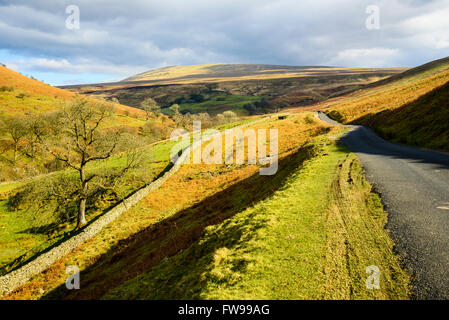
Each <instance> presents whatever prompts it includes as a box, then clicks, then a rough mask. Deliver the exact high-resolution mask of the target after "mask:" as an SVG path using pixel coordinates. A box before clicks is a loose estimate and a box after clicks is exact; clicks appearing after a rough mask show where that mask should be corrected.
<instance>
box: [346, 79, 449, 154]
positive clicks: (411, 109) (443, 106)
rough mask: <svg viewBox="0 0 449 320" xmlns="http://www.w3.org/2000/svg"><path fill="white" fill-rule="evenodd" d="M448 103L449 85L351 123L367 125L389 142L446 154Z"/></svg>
mask: <svg viewBox="0 0 449 320" xmlns="http://www.w3.org/2000/svg"><path fill="white" fill-rule="evenodd" d="M448 100H449V82H447V83H446V84H444V85H442V86H439V87H437V88H435V89H433V90H431V91H430V92H428V93H426V94H425V95H423V96H420V97H419V98H417V99H415V100H413V101H411V102H409V103H406V104H404V105H402V106H400V107H398V108H395V109H392V110H388V109H387V110H383V111H380V112H378V113H372V114H367V115H364V116H361V117H359V118H358V119H355V120H354V121H352V123H353V124H364V125H367V126H368V127H370V128H373V129H375V131H376V132H377V133H378V134H379V135H380V136H381V137H382V138H384V139H387V140H390V141H394V142H398V143H401V144H406V145H409V146H413V147H419V146H425V147H429V148H431V149H434V150H442V151H449V136H448V134H447V133H448V122H449V109H448V104H447V101H448Z"/></svg>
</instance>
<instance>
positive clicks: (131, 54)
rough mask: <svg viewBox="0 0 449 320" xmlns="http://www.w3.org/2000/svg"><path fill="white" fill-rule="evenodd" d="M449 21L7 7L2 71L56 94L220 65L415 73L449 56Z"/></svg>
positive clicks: (225, 10) (209, 5) (436, 15)
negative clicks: (168, 70) (63, 88)
mask: <svg viewBox="0 0 449 320" xmlns="http://www.w3.org/2000/svg"><path fill="white" fill-rule="evenodd" d="M74 6H75V8H77V9H75V10H74V9H73V8H74ZM77 10H79V20H78V19H76V16H77V14H76V12H77ZM448 17H449V0H433V1H432V0H380V1H375V0H278V1H266V0H158V1H155V0H129V1H123V0H33V1H29V0H13V1H6V0H0V63H4V64H6V65H7V66H8V67H9V68H11V69H14V70H16V71H19V72H21V73H22V74H25V75H27V76H33V77H34V78H36V79H39V80H43V81H45V82H47V83H49V84H52V85H67V84H79V83H96V82H109V81H118V80H121V79H124V78H126V77H128V76H131V75H134V74H137V73H140V72H144V71H148V70H150V69H155V68H159V67H165V66H173V65H194V64H210V63H258V64H259V63H261V64H278V65H295V66H317V65H324V66H341V67H413V66H417V65H420V64H423V63H426V62H428V61H431V60H435V59H438V58H443V57H446V56H449V32H448V31H449V18H448ZM77 21H79V25H78V24H77Z"/></svg>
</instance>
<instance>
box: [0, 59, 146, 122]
mask: <svg viewBox="0 0 449 320" xmlns="http://www.w3.org/2000/svg"><path fill="white" fill-rule="evenodd" d="M75 96H76V94H75V93H74V92H70V91H67V90H63V89H60V88H56V87H53V86H50V85H48V84H46V83H43V82H41V81H38V80H36V79H32V78H28V77H26V76H24V75H22V74H20V73H18V72H16V71H14V70H11V69H9V68H7V67H5V66H0V104H1V106H2V109H1V111H3V112H4V113H5V115H16V114H23V113H24V112H30V111H33V112H38V113H39V112H46V111H51V110H55V109H57V108H58V107H59V106H60V105H61V103H62V102H64V101H70V100H72V99H74V98H75ZM115 109H116V112H118V113H120V114H122V115H123V114H125V113H134V114H139V115H143V113H142V111H141V110H137V109H135V108H132V107H128V106H125V105H120V104H117V105H116V106H115ZM132 122H134V121H132Z"/></svg>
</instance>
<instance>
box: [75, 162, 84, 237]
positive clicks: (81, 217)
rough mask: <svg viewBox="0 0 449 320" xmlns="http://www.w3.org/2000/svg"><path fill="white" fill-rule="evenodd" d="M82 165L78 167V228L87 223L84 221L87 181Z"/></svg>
mask: <svg viewBox="0 0 449 320" xmlns="http://www.w3.org/2000/svg"><path fill="white" fill-rule="evenodd" d="M84 171H85V168H84V166H81V169H80V179H81V199H80V204H79V208H78V219H77V224H76V228H77V229H79V228H81V227H83V226H85V225H86V224H87V221H86V202H87V181H86V174H85V172H84Z"/></svg>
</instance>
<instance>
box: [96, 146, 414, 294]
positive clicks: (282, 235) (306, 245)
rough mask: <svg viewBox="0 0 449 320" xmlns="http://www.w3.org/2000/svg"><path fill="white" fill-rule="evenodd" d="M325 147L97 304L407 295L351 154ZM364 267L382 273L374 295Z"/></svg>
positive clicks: (373, 198)
mask: <svg viewBox="0 0 449 320" xmlns="http://www.w3.org/2000/svg"><path fill="white" fill-rule="evenodd" d="M326 140H327V139H320V141H316V142H315V145H314V147H315V148H317V149H316V150H315V152H316V154H314V156H313V158H311V159H310V160H309V161H307V162H306V163H305V164H304V165H303V166H300V167H299V168H297V169H296V170H294V171H293V174H292V175H291V177H289V178H288V179H287V180H286V182H285V183H284V185H283V187H282V188H281V189H280V190H279V191H276V192H275V193H274V194H273V195H272V196H270V197H269V198H267V199H266V200H264V201H261V202H259V203H257V204H255V205H254V206H250V207H248V208H247V209H245V210H242V211H241V212H239V213H238V214H236V215H235V216H233V217H232V218H230V219H229V220H226V221H224V222H223V223H221V224H218V225H215V226H211V227H208V228H207V229H206V230H205V232H204V233H203V235H202V236H201V238H200V239H199V240H198V241H196V242H195V243H194V244H193V245H192V246H191V247H189V248H188V249H187V250H185V251H182V252H179V253H178V254H176V255H175V256H173V257H171V258H170V259H167V260H164V261H162V262H161V263H160V264H159V265H157V266H155V267H153V268H151V269H149V270H148V271H147V272H145V273H144V274H142V275H140V276H138V277H136V278H134V279H132V280H130V281H128V282H126V283H125V284H123V285H122V286H120V287H119V288H116V289H114V290H112V291H111V292H109V293H108V294H106V295H105V296H104V298H106V299H206V300H207V299H256V300H257V299H281V300H285V299H406V298H408V287H407V283H408V276H407V274H405V273H404V272H403V271H402V269H401V267H400V265H399V262H398V259H397V258H396V257H395V256H394V254H393V250H392V242H391V240H390V239H389V237H388V234H387V233H386V231H385V230H384V225H385V222H386V213H385V212H384V211H383V210H382V205H381V203H380V198H379V197H378V196H377V195H375V194H372V193H370V190H371V187H370V185H369V184H368V183H367V182H366V181H365V180H364V178H363V172H362V169H361V166H360V164H359V163H358V161H357V160H356V158H355V156H354V155H350V154H349V153H348V152H347V151H346V150H344V149H342V148H341V147H338V146H336V145H335V143H333V142H330V141H329V140H327V141H326ZM335 168H337V170H335ZM348 177H349V180H348ZM370 265H376V266H378V267H379V268H380V270H382V278H381V290H369V289H367V288H366V285H365V279H366V277H367V274H366V267H367V266H370Z"/></svg>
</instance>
